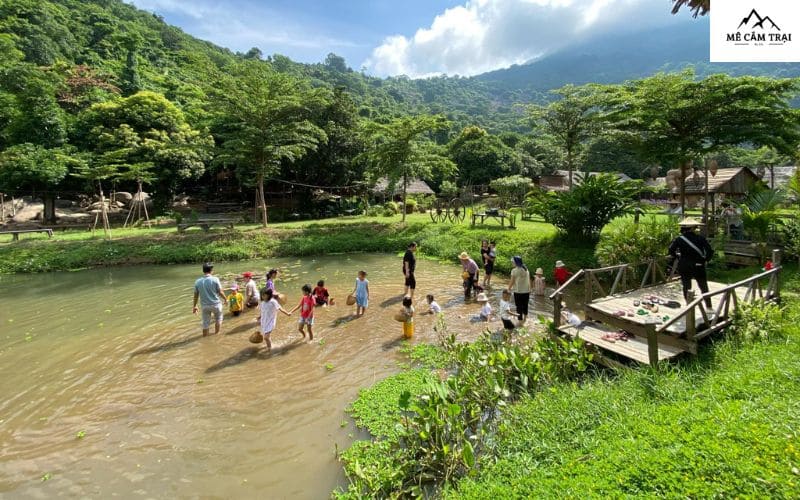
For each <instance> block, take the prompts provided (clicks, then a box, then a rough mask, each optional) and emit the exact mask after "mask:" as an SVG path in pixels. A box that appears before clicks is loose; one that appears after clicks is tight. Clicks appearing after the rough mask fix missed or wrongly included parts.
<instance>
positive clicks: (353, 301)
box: [346, 295, 356, 306]
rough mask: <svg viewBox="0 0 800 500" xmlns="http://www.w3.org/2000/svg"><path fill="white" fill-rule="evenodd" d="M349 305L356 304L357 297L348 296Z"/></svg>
mask: <svg viewBox="0 0 800 500" xmlns="http://www.w3.org/2000/svg"><path fill="white" fill-rule="evenodd" d="M346 302H347V305H348V306H352V305H354V304H355V303H356V296H355V295H348V296H347V301H346Z"/></svg>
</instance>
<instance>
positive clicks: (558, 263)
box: [556, 260, 564, 267]
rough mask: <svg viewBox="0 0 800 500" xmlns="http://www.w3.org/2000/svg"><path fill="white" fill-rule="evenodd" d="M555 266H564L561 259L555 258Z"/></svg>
mask: <svg viewBox="0 0 800 500" xmlns="http://www.w3.org/2000/svg"><path fill="white" fill-rule="evenodd" d="M556 267H564V261H563V260H557V261H556Z"/></svg>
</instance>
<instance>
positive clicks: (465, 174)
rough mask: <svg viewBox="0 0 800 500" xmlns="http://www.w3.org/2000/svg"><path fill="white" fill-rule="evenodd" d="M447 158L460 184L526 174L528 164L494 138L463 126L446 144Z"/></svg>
mask: <svg viewBox="0 0 800 500" xmlns="http://www.w3.org/2000/svg"><path fill="white" fill-rule="evenodd" d="M447 152H448V155H449V156H450V159H451V160H453V162H454V163H455V164H456V165H457V166H458V173H459V181H460V182H461V183H462V184H468V185H474V184H489V182H491V181H492V180H493V179H497V178H498V177H504V176H507V175H513V174H522V175H529V174H531V173H532V172H528V171H527V170H528V169H529V167H530V164H529V163H530V162H532V161H533V160H532V159H529V160H530V161H529V162H528V163H526V162H524V161H523V156H525V157H526V158H527V156H526V155H523V154H522V152H521V151H515V150H514V149H513V148H510V147H508V146H506V144H505V143H503V141H502V140H501V139H500V137H498V136H496V135H491V134H489V133H488V132H486V130H484V129H482V128H480V127H476V126H474V125H472V126H469V127H465V128H464V129H463V130H462V131H461V133H460V134H458V136H456V137H455V138H454V139H453V140H452V141H451V142H450V143H449V144H448V145H447Z"/></svg>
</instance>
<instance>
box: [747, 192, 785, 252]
mask: <svg viewBox="0 0 800 500" xmlns="http://www.w3.org/2000/svg"><path fill="white" fill-rule="evenodd" d="M785 199H786V195H785V193H784V192H783V191H780V190H772V189H768V190H766V191H758V192H755V193H751V194H750V195H749V196H748V197H747V199H746V200H745V202H744V204H743V205H742V207H741V208H742V224H743V225H744V229H745V231H747V233H748V234H749V235H750V237H751V238H753V239H754V240H755V241H758V242H762V243H765V242H766V241H767V238H768V235H769V230H770V227H772V226H773V225H774V224H776V223H778V222H779V220H780V214H779V213H778V207H779V206H780V204H781V203H783V201H784V200H785Z"/></svg>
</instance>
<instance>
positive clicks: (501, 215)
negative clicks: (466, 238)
mask: <svg viewBox="0 0 800 500" xmlns="http://www.w3.org/2000/svg"><path fill="white" fill-rule="evenodd" d="M515 218H516V217H514V216H513V214H507V213H505V212H503V211H497V212H482V213H473V214H472V225H473V226H474V225H475V224H476V221H477V220H478V219H480V220H481V222H480V223H481V224H483V223H484V221H485V220H486V219H494V220H496V221H500V226H501V227H505V225H506V219H508V227H510V228H512V229H514V228H516V226H515V225H514V222H515V220H514V219H515Z"/></svg>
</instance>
